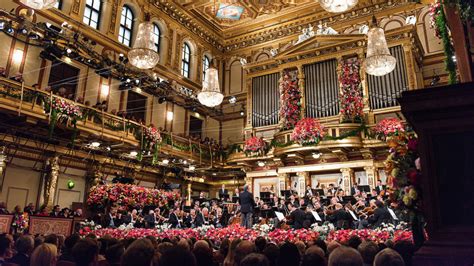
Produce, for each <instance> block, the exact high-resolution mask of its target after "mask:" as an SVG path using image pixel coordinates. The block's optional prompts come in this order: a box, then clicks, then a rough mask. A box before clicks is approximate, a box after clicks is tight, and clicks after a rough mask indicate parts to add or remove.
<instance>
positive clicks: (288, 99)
mask: <svg viewBox="0 0 474 266" xmlns="http://www.w3.org/2000/svg"><path fill="white" fill-rule="evenodd" d="M280 95H281V96H280V127H281V130H289V129H292V128H294V127H295V124H296V123H297V122H298V120H299V119H300V117H301V91H300V89H299V88H298V85H297V83H296V80H292V79H291V76H290V74H289V73H285V74H284V75H283V77H282V79H281V81H280Z"/></svg>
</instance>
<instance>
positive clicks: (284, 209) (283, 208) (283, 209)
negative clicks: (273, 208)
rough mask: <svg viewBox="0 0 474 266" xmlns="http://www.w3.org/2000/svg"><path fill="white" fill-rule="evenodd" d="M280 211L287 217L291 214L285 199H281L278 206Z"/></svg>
mask: <svg viewBox="0 0 474 266" xmlns="http://www.w3.org/2000/svg"><path fill="white" fill-rule="evenodd" d="M278 211H279V212H281V213H283V214H284V215H285V216H286V215H288V214H290V212H289V210H288V208H287V206H286V204H285V199H280V203H279V204H278Z"/></svg>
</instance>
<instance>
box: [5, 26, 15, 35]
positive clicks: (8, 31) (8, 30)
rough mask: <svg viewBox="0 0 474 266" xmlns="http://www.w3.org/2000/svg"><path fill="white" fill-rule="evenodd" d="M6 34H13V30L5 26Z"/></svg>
mask: <svg viewBox="0 0 474 266" xmlns="http://www.w3.org/2000/svg"><path fill="white" fill-rule="evenodd" d="M6 32H7V33H8V34H13V33H14V32H15V30H14V29H13V28H12V27H10V26H7V28H6Z"/></svg>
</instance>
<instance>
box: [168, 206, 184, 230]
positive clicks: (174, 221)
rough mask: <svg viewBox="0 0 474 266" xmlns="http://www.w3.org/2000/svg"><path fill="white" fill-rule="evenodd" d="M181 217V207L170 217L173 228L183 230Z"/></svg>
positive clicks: (175, 209)
mask: <svg viewBox="0 0 474 266" xmlns="http://www.w3.org/2000/svg"><path fill="white" fill-rule="evenodd" d="M179 217H180V209H179V207H176V208H174V210H173V212H172V213H170V217H169V218H168V221H169V223H170V225H171V228H182V227H183V225H182V221H181V219H180V218H179Z"/></svg>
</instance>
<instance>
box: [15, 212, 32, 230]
mask: <svg viewBox="0 0 474 266" xmlns="http://www.w3.org/2000/svg"><path fill="white" fill-rule="evenodd" d="M28 225H29V215H28V213H26V212H23V213H15V214H14V216H13V221H12V227H13V229H14V230H15V233H23V232H25V231H26V230H27V229H28Z"/></svg>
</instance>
